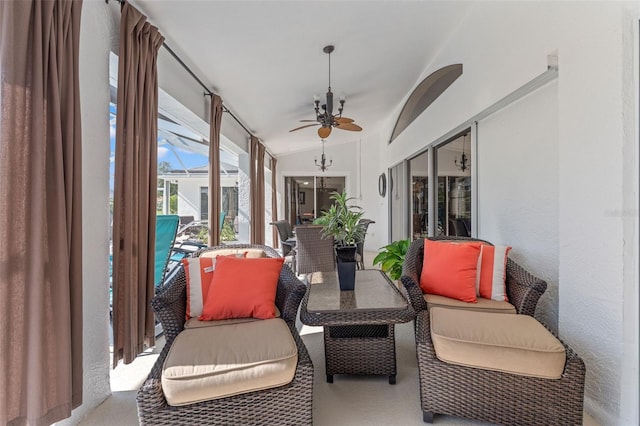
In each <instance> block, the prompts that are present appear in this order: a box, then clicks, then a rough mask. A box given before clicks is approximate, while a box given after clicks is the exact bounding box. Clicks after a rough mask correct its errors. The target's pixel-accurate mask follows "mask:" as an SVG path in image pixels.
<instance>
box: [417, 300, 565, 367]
mask: <svg viewBox="0 0 640 426" xmlns="http://www.w3.org/2000/svg"><path fill="white" fill-rule="evenodd" d="M430 316H431V338H432V340H433V346H434V349H435V351H436V356H437V357H438V359H439V360H441V361H444V362H448V363H451V364H459V365H465V366H468V367H476V368H482V369H486V370H495V371H503V372H507V373H512V374H519V375H523V376H532V377H541V378H546V379H558V378H560V376H561V375H562V371H563V370H564V364H565V360H566V354H565V349H564V346H563V345H562V343H561V342H560V341H559V340H558V339H556V338H555V337H554V336H553V335H552V334H551V333H550V332H549V331H548V330H547V329H546V328H544V326H543V325H542V324H540V323H539V322H538V321H536V320H535V319H534V318H532V317H530V316H528V315H503V314H497V313H488V312H476V311H466V310H460V309H448V308H437V307H436V308H433V309H431V310H430Z"/></svg>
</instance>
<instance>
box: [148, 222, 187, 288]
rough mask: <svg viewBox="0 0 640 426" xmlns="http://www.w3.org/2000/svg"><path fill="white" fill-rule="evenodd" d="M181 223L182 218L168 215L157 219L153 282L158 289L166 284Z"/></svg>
mask: <svg viewBox="0 0 640 426" xmlns="http://www.w3.org/2000/svg"><path fill="white" fill-rule="evenodd" d="M179 222H180V217H179V216H178V215H170V214H168V215H158V216H157V217H156V245H155V268H154V271H155V273H154V281H153V282H154V284H155V286H156V288H157V287H158V286H159V285H161V284H162V283H163V282H164V277H165V274H166V273H167V265H168V264H169V258H170V257H171V252H172V250H173V244H174V242H175V240H176V233H177V232H178V223H179Z"/></svg>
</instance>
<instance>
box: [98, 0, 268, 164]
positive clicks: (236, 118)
mask: <svg viewBox="0 0 640 426" xmlns="http://www.w3.org/2000/svg"><path fill="white" fill-rule="evenodd" d="M112 1H115V2H116V3H119V4H120V8H121V9H122V6H124V4H125V0H112ZM104 2H105V3H107V4H109V0H104ZM162 47H164V48H165V49H167V51H168V52H169V54H171V56H173V58H174V59H175V60H176V61H177V62H178V63H179V64H180V65H182V68H184V69H185V70H186V71H187V72H188V73H189V75H191V77H193V79H194V80H195V81H196V82H198V84H200V86H202V88H203V89H204V90H205V93H204V95H205V96H213V94H214V93H213V92H212V91H211V90H209V88H208V87H207V86H206V85H205V84H204V83H203V82H202V80H200V78H198V76H197V75H196V74H195V73H194V72H193V71H192V70H191V68H189V66H188V65H187V64H185V63H184V61H183V60H182V59H181V58H180V57H179V56H178V55H177V54H176V53H175V52H174V51H173V50H172V49H171V48H170V47H169V46H168V45H167V43H165V42H163V43H162ZM222 111H223V112H226V113H227V114H229V115H230V116H231V117H232V118H233V119H234V120H235V121H236V123H238V124H239V125H240V127H242V128H243V129H244V131H245V132H247V134H248V135H249V136H253V133H252V132H251V131H250V130H249V129H247V127H246V126H245V125H244V124H242V122H241V121H240V120H239V119H238V117H236V116H235V115H234V114H233V113H232V112H231V111H230V110H229V108H227V107H226V106H225V105H224V104H222ZM269 155H271V154H270V153H269Z"/></svg>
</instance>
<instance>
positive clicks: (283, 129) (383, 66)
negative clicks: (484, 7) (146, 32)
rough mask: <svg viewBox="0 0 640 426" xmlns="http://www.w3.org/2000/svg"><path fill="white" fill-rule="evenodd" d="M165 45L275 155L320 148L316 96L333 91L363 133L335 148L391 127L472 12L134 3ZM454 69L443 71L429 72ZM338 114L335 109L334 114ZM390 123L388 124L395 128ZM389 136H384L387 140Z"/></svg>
mask: <svg viewBox="0 0 640 426" xmlns="http://www.w3.org/2000/svg"><path fill="white" fill-rule="evenodd" d="M132 4H133V5H134V6H136V7H137V8H139V9H140V10H141V11H142V12H143V13H145V14H146V15H147V16H148V18H149V21H150V22H151V23H153V24H154V25H156V26H158V28H159V29H160V31H161V32H162V34H163V35H164V36H165V38H166V43H167V44H168V45H169V46H170V47H171V48H172V49H173V50H174V51H175V52H176V53H177V54H178V56H180V58H181V59H182V60H183V61H184V62H185V63H186V64H187V65H188V66H189V67H190V68H191V69H192V70H193V71H194V72H195V73H196V74H197V75H198V77H199V78H200V79H201V80H202V81H203V82H204V83H205V84H206V85H207V86H209V87H210V89H211V90H213V91H214V92H215V93H217V94H219V95H220V96H222V98H223V101H224V104H225V105H226V106H227V107H228V108H229V109H230V110H231V111H232V112H233V113H234V114H235V115H236V116H237V117H238V118H239V119H240V120H241V121H242V122H243V123H244V124H245V125H246V126H247V127H248V128H249V129H250V130H251V131H252V132H254V134H255V135H256V136H258V137H259V138H260V139H261V140H262V141H263V143H264V144H265V145H266V146H267V147H268V149H269V150H270V151H271V152H272V153H274V154H276V155H278V154H286V153H288V152H292V151H299V150H304V149H307V148H306V147H313V148H316V147H317V143H315V142H317V141H318V140H319V137H318V136H317V132H316V131H317V127H311V128H307V129H303V130H299V131H297V132H293V133H289V130H290V129H293V128H295V127H298V126H300V125H302V124H303V123H300V122H299V121H300V120H302V119H313V118H315V113H314V111H313V96H314V95H318V96H320V99H321V101H322V102H321V103H323V102H324V99H325V92H326V91H327V86H328V56H327V54H325V53H323V51H322V49H323V47H324V46H326V45H328V44H333V45H334V46H335V51H334V52H333V53H332V54H331V86H332V91H333V92H334V93H335V97H336V102H335V103H336V104H337V99H338V97H339V96H340V95H344V96H345V97H346V104H345V108H344V113H343V115H344V116H346V117H350V118H353V119H354V120H355V123H357V124H358V125H360V126H362V127H363V128H364V131H363V132H348V131H342V130H337V129H334V130H333V132H332V134H331V136H330V137H329V138H328V141H330V142H348V141H353V140H358V139H361V138H364V137H366V136H367V134H368V133H372V132H374V131H375V130H376V129H378V128H379V126H380V125H382V124H385V125H387V127H388V126H389V125H391V126H392V125H393V123H394V122H395V120H396V119H397V114H398V112H399V108H401V106H402V104H403V103H404V100H405V99H406V98H407V96H408V94H409V93H410V92H411V91H412V90H413V88H414V87H415V86H416V84H418V83H419V82H420V81H421V80H422V78H424V77H425V76H426V74H428V73H427V72H426V71H427V66H428V65H429V64H430V61H431V58H432V57H433V56H434V55H435V54H436V53H437V50H438V49H440V48H442V45H443V44H444V43H445V42H446V40H447V38H448V35H449V34H450V32H451V31H454V30H455V29H456V27H457V25H458V22H460V21H461V20H462V17H463V16H464V14H465V13H466V12H467V11H468V9H469V7H470V6H471V3H470V2H451V1H295V2H294V1H253V2H249V1H203V0H199V1H192V0H173V1H164V0H163V1H159V0H134V1H132ZM445 65H449V64H438V65H437V66H436V67H435V68H433V69H430V70H429V72H432V71H435V69H437V68H439V67H441V66H445ZM334 109H337V107H336V108H334ZM389 123H391V124H389ZM387 136H389V135H385V137H387Z"/></svg>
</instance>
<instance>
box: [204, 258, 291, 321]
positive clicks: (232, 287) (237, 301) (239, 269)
mask: <svg viewBox="0 0 640 426" xmlns="http://www.w3.org/2000/svg"><path fill="white" fill-rule="evenodd" d="M283 263H284V258H282V257H279V258H278V257H276V258H256V259H248V258H247V259H237V258H233V257H219V258H218V260H217V265H216V273H215V274H214V275H213V279H212V280H211V285H210V287H209V292H208V294H207V298H206V300H205V304H204V307H203V309H202V315H200V318H199V319H200V320H201V321H212V320H222V319H228V318H258V319H269V318H274V317H275V315H276V305H275V300H276V289H277V287H278V279H279V278H280V271H281V270H282V264H283Z"/></svg>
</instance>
